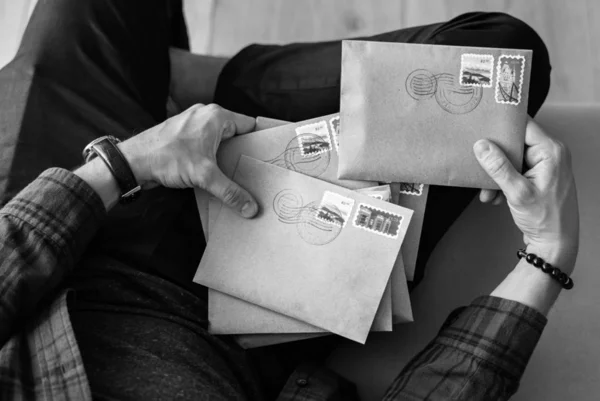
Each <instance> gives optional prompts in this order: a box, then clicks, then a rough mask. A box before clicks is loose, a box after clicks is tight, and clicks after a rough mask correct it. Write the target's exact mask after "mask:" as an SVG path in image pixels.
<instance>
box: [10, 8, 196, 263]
mask: <svg viewBox="0 0 600 401" xmlns="http://www.w3.org/2000/svg"><path fill="white" fill-rule="evenodd" d="M171 46H176V47H183V48H186V47H187V46H188V42H187V34H186V30H185V23H184V19H183V9H182V2H181V0H171V1H169V0H145V1H118V0H111V1H108V0H106V1H92V0H51V1H39V2H38V3H37V6H36V8H35V10H34V12H33V14H32V16H31V19H30V21H29V24H28V26H27V29H26V30H25V33H24V36H23V39H22V41H21V45H20V48H19V50H18V53H17V55H16V57H15V58H14V60H12V62H11V63H9V64H8V65H7V66H6V67H4V68H3V69H2V70H1V71H0V147H1V149H2V157H1V159H0V200H1V201H2V202H3V203H5V202H6V201H8V200H9V199H11V198H12V197H13V196H14V195H15V194H16V193H17V192H18V191H19V190H21V189H22V188H23V187H24V186H25V185H27V184H28V183H29V182H30V181H32V180H33V179H34V178H35V177H36V176H37V175H38V174H39V173H40V172H42V171H43V170H45V169H46V168H49V167H63V168H66V169H73V168H75V167H76V166H78V165H79V164H81V163H82V159H81V151H82V149H83V148H84V146H85V145H87V144H88V143H89V142H90V141H92V140H93V139H95V138H97V137H100V136H103V135H108V134H110V135H113V136H116V137H118V138H120V139H126V138H128V137H130V136H132V135H134V134H137V133H139V132H141V131H143V130H146V129H148V128H150V127H152V126H154V125H156V124H158V123H160V122H162V121H163V120H164V119H165V116H166V110H165V104H166V100H167V96H168V94H169V83H170V71H169V63H170V60H169V48H170V47H171ZM189 200H191V202H190V201H189ZM184 202H185V204H193V193H192V191H191V190H190V191H174V190H167V189H165V188H158V189H156V190H152V191H148V192H147V193H144V194H143V196H142V197H141V198H140V199H139V200H138V201H136V202H135V203H133V204H131V205H127V206H126V207H121V206H117V207H115V208H114V209H113V210H112V211H111V213H110V215H109V220H108V222H107V224H105V225H104V227H103V229H102V230H101V232H100V233H99V234H98V236H97V238H96V239H95V243H94V244H93V246H92V247H93V248H94V249H95V250H102V251H105V252H107V253H108V252H110V253H112V254H114V255H115V256H118V257H119V258H121V259H122V260H126V261H128V262H131V263H132V264H133V263H135V265H137V266H143V265H144V264H145V262H146V261H148V260H150V261H151V260H152V258H151V256H152V255H151V252H152V250H153V248H154V247H156V244H157V243H158V242H159V241H160V239H161V236H162V234H163V232H164V229H165V228H166V225H167V224H171V221H172V218H173V216H172V215H171V214H175V210H178V209H179V206H180V205H181V204H182V203H184ZM191 210H192V212H193V211H194V210H195V209H194V208H192V209H191ZM196 213H197V212H196ZM198 224H199V223H198ZM198 231H200V230H198ZM199 242H203V239H202V237H201V236H200V239H199ZM199 254H200V252H197V255H196V257H197V258H199ZM169 269H170V270H176V269H173V268H171V267H169Z"/></svg>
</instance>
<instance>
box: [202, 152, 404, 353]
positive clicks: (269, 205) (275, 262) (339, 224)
mask: <svg viewBox="0 0 600 401" xmlns="http://www.w3.org/2000/svg"><path fill="white" fill-rule="evenodd" d="M234 181H236V182H237V183H239V184H240V185H242V186H243V187H244V188H246V189H247V190H248V191H249V192H250V193H252V194H253V195H254V196H255V198H256V199H257V201H258V202H259V205H260V207H261V211H260V213H259V215H258V216H257V217H256V218H254V219H251V220H247V219H243V218H242V217H240V216H239V215H237V214H236V213H235V212H233V211H231V210H230V209H228V208H222V209H221V212H220V213H219V216H218V219H217V222H216V224H215V227H214V230H213V231H211V239H210V241H209V243H208V246H207V248H206V251H205V253H204V256H203V258H202V260H201V262H200V266H199V268H198V270H197V272H196V276H195V278H194V281H195V282H197V283H199V284H203V285H205V286H207V287H209V288H212V289H215V290H217V291H221V292H224V293H227V294H229V295H232V296H234V297H237V298H240V299H243V300H245V301H248V302H251V303H254V304H257V305H259V306H263V307H265V308H268V309H271V310H273V311H276V312H279V313H281V314H284V315H287V316H290V317H293V318H296V319H298V320H301V321H303V322H306V323H309V324H311V325H314V326H317V327H320V328H323V329H325V330H328V331H330V332H333V333H335V334H339V335H342V336H344V337H347V338H350V339H352V340H355V341H358V342H361V343H364V341H365V339H366V337H367V335H368V332H369V329H370V327H371V325H372V323H373V319H374V317H375V314H376V311H377V309H378V306H379V303H380V300H381V299H382V295H383V292H384V290H385V287H386V285H387V282H388V280H389V278H390V273H391V270H392V267H393V265H394V262H395V260H396V257H397V255H398V252H399V250H400V246H401V244H402V241H403V239H404V236H405V234H406V229H407V227H408V225H409V223H410V218H411V217H412V211H411V210H409V209H405V208H402V207H399V206H396V205H393V204H391V203H387V202H383V201H380V200H378V199H373V198H370V197H368V196H366V195H362V194H359V193H356V192H353V191H352V190H349V189H346V188H343V187H339V186H336V185H333V184H330V183H328V182H325V181H322V180H319V179H315V178H312V177H309V176H306V175H303V174H299V173H296V172H293V171H290V170H286V169H283V168H280V167H277V166H274V165H272V164H268V163H264V162H261V161H258V160H255V159H252V158H249V157H246V156H242V157H241V158H240V161H239V164H238V168H237V170H236V174H235V176H234Z"/></svg>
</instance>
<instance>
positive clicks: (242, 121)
mask: <svg viewBox="0 0 600 401" xmlns="http://www.w3.org/2000/svg"><path fill="white" fill-rule="evenodd" d="M222 119H223V120H224V121H223V124H224V129H223V136H222V139H229V138H231V137H232V136H234V135H241V134H247V133H249V132H253V131H254V128H255V127H256V119H254V118H252V117H248V116H245V115H243V114H238V113H234V112H233V111H229V110H227V109H222ZM229 124H230V125H229Z"/></svg>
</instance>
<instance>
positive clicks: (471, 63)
mask: <svg viewBox="0 0 600 401" xmlns="http://www.w3.org/2000/svg"><path fill="white" fill-rule="evenodd" d="M493 76H494V56H492V55H491V54H473V53H465V54H463V55H461V57H460V84H461V85H463V86H483V87H484V88H491V87H492V78H493Z"/></svg>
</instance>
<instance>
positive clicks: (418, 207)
mask: <svg viewBox="0 0 600 401" xmlns="http://www.w3.org/2000/svg"><path fill="white" fill-rule="evenodd" d="M390 187H391V192H392V202H394V203H395V204H396V205H400V206H403V207H406V208H408V209H412V211H413V212H414V213H413V217H412V219H411V221H410V226H409V227H408V231H407V232H406V238H404V242H403V243H402V249H401V253H402V259H401V260H398V261H397V262H396V263H403V264H404V269H405V271H406V278H407V279H408V280H409V281H412V280H413V279H414V276H415V269H416V266H417V256H418V255H419V244H420V242H421V232H422V229H423V219H424V218H425V207H426V206H427V196H428V195H429V185H424V184H414V183H404V182H395V183H392V184H390ZM396 270H397V269H396V268H394V272H395V271H396ZM392 281H395V280H394V277H393V273H392Z"/></svg>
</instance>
